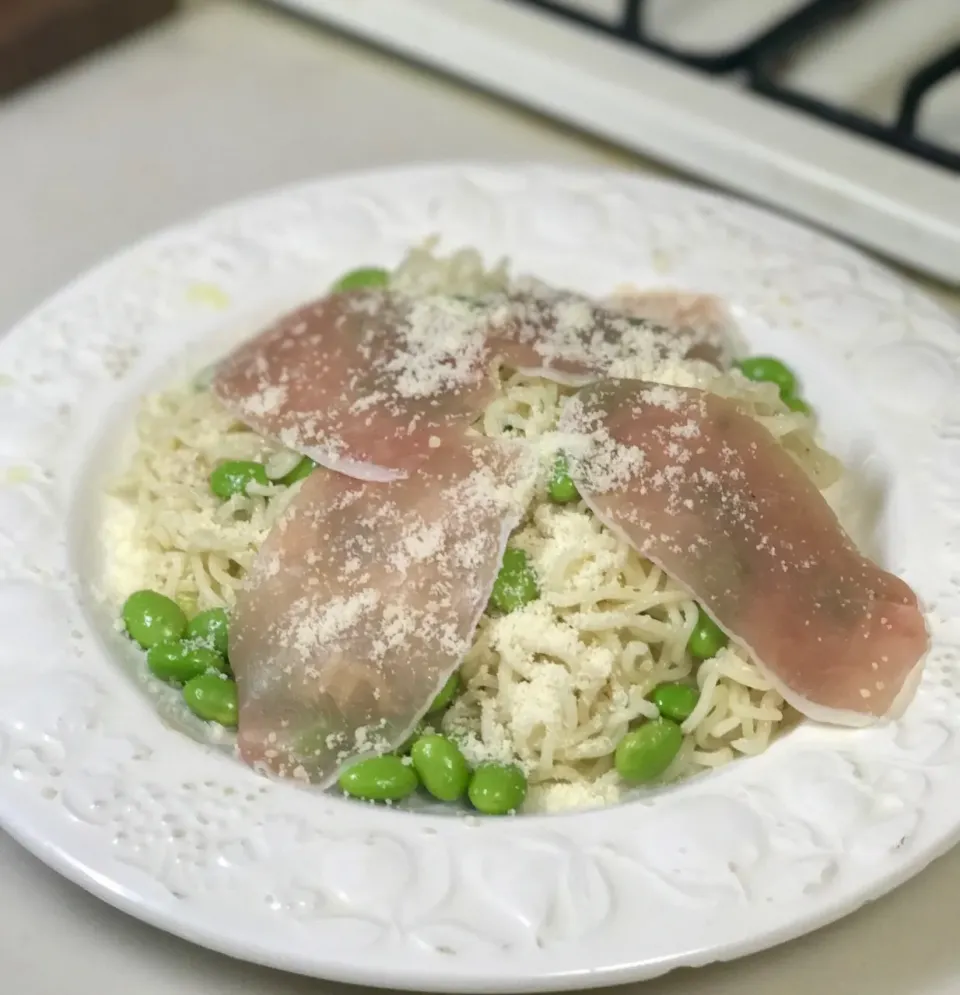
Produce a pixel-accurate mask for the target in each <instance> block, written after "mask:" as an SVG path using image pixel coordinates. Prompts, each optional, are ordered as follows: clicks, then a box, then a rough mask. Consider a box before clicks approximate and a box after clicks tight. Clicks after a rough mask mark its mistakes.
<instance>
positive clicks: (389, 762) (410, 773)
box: [337, 754, 419, 802]
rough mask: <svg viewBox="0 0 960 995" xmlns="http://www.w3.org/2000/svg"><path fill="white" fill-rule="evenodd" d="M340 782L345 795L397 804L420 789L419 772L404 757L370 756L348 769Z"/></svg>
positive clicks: (340, 778)
mask: <svg viewBox="0 0 960 995" xmlns="http://www.w3.org/2000/svg"><path fill="white" fill-rule="evenodd" d="M337 783H338V784H339V785H340V790H341V791H343V793H344V794H347V795H350V796H351V797H352V798H361V799H363V801H368V802H397V801H400V799H401V798H406V797H407V795H411V794H413V792H414V791H416V790H417V785H418V783H419V781H418V779H417V772H416V771H415V770H414V769H413V766H412V764H409V763H405V762H404V761H403V760H401V759H400V757H395V756H392V755H391V754H386V755H385V756H382V757H370V759H369V760H361V761H360V762H359V763H356V764H354V765H353V766H352V767H348V768H347V769H346V770H345V771H344V772H343V773H342V774H341V775H340V777H339V779H338V781H337Z"/></svg>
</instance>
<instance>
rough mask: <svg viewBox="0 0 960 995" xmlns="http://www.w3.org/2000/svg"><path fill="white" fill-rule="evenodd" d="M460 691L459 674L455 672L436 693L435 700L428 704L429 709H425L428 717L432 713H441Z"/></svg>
mask: <svg viewBox="0 0 960 995" xmlns="http://www.w3.org/2000/svg"><path fill="white" fill-rule="evenodd" d="M459 691H460V674H459V673H457V671H456V670H455V671H454V672H453V673H452V674H451V675H450V676H449V677H448V678H447V681H446V683H445V684H444V685H443V687H442V688H440V690H439V691H438V692H437V696H436V698H434V699H433V701H432V702H431V703H430V707H429V708H428V709H427V714H428V715H433V713H434V712H442V711H443V710H444V709H445V708H446V707H447V705H449V704H450V702H451V701H453V699H454V698H456V696H457V694H458V693H459Z"/></svg>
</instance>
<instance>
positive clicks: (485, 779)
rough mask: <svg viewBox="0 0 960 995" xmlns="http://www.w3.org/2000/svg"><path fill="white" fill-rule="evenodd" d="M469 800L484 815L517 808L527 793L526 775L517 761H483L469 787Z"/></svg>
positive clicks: (502, 813) (498, 813)
mask: <svg viewBox="0 0 960 995" xmlns="http://www.w3.org/2000/svg"><path fill="white" fill-rule="evenodd" d="M467 796H468V797H469V799H470V804H471V805H473V807H474V808H475V809H476V810H477V811H478V812H483V814H484V815H507V814H509V813H510V812H516V811H518V810H519V808H520V806H521V805H522V804H523V801H524V799H525V798H526V797H527V779H526V777H525V776H524V773H523V771H522V770H520V768H519V767H517V766H516V765H515V764H494V763H490V764H481V765H480V766H479V767H478V768H477V769H476V770H475V771H474V772H473V776H472V777H471V778H470V785H469V787H468V788H467Z"/></svg>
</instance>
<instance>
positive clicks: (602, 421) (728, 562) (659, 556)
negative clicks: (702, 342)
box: [560, 380, 927, 725]
mask: <svg viewBox="0 0 960 995" xmlns="http://www.w3.org/2000/svg"><path fill="white" fill-rule="evenodd" d="M560 428H561V430H562V431H566V432H571V433H575V434H582V435H583V436H585V437H587V438H588V439H589V440H590V447H589V448H588V449H587V450H585V451H583V450H581V451H580V452H579V453H578V454H576V455H574V456H573V457H572V459H571V474H572V476H573V478H574V480H575V481H576V483H577V486H578V488H579V490H580V493H581V494H582V495H583V497H584V499H585V500H586V501H587V502H588V504H589V505H590V507H591V508H592V509H593V511H594V513H595V514H596V515H597V516H598V517H599V518H600V519H601V521H603V522H605V523H606V524H607V525H608V526H609V527H610V528H611V529H613V530H615V531H616V532H617V533H619V534H620V535H622V536H623V537H624V538H625V539H626V541H627V542H629V543H631V544H632V545H633V546H634V547H635V548H636V549H637V550H638V551H639V552H640V553H641V554H642V555H643V556H646V557H648V558H649V559H651V560H652V561H653V562H654V563H656V564H657V565H658V566H660V567H661V568H662V569H663V570H665V571H667V573H669V574H670V575H671V576H672V577H674V578H675V579H676V580H677V581H678V582H679V583H680V584H682V585H684V586H685V587H687V588H688V589H689V590H690V592H691V593H692V595H693V596H694V597H695V598H696V599H697V600H698V601H699V602H700V603H701V604H702V605H703V607H704V609H705V610H706V611H707V612H708V613H709V614H710V615H711V616H713V618H714V619H715V620H716V621H717V622H718V623H719V624H720V625H721V626H723V627H724V628H725V629H726V630H727V632H728V633H730V634H731V635H732V636H734V637H735V638H737V639H739V640H740V641H741V642H743V643H744V644H745V645H746V646H747V647H748V648H749V650H750V651H751V652H752V653H753V654H754V655H755V657H756V659H757V662H758V665H759V666H760V668H761V670H762V671H764V672H765V673H766V674H767V676H768V677H769V678H770V679H771V681H772V682H774V683H775V685H776V687H777V689H778V690H779V691H780V693H781V694H782V695H783V696H784V698H786V699H787V701H789V702H790V703H791V704H792V705H794V707H796V708H797V709H798V710H799V711H801V712H802V713H804V714H805V715H808V716H810V717H811V718H814V719H818V720H823V721H829V722H834V723H841V724H848V725H861V724H866V723H868V722H870V721H871V720H874V719H876V718H880V717H884V716H892V715H896V714H898V713H899V712H900V711H902V709H903V707H905V705H906V703H907V702H908V701H909V698H910V697H911V696H912V694H913V691H914V690H915V686H916V682H917V679H918V678H919V673H920V665H921V660H922V657H923V655H924V653H925V652H926V649H927V633H926V629H925V626H924V621H923V615H922V614H921V612H920V609H919V607H918V604H917V598H916V596H915V595H914V593H913V592H912V591H911V590H910V588H909V587H908V586H907V585H906V584H905V583H904V582H903V581H902V580H900V579H899V578H897V577H895V576H894V575H893V574H890V573H887V572H886V571H884V570H881V569H880V568H879V567H877V566H876V565H875V564H873V563H871V562H870V561H869V560H867V559H865V558H864V557H863V556H861V554H860V553H859V552H858V551H857V549H856V548H855V547H854V545H853V543H852V542H851V541H850V539H849V538H848V537H847V535H846V533H845V532H844V531H843V529H842V528H841V526H840V523H839V522H838V521H837V518H836V516H835V515H834V513H833V511H832V510H831V509H830V507H829V505H828V504H827V502H826V500H825V499H824V498H823V495H822V494H821V493H820V492H819V491H818V490H817V488H816V487H815V486H814V485H813V483H812V482H811V481H810V479H809V478H808V477H807V476H806V474H805V473H804V472H803V471H802V470H801V469H800V467H799V466H798V465H797V464H796V463H795V462H794V461H793V459H791V457H790V456H789V454H788V453H787V452H786V451H785V450H784V449H783V448H782V447H781V446H780V445H778V444H777V443H776V441H775V440H774V439H773V437H772V436H771V435H770V434H769V433H768V432H767V431H766V430H765V429H764V428H763V427H762V426H761V425H760V424H758V423H757V422H756V421H755V420H754V419H752V418H750V417H748V416H747V415H745V414H743V413H742V412H740V411H739V410H738V409H737V407H736V405H735V404H734V403H733V402H731V401H728V400H726V399H724V398H720V397H717V396H715V395H712V394H708V393H704V392H701V391H698V390H694V389H689V388H680V387H665V386H663V385H660V384H654V383H645V382H642V381H636V380H603V381H598V382H597V383H594V384H592V385H590V386H589V387H586V388H584V389H583V390H581V391H580V392H579V394H578V395H577V397H576V398H575V399H574V400H573V402H572V403H571V404H570V405H568V407H567V410H566V411H565V413H564V417H563V418H562V419H561V425H560Z"/></svg>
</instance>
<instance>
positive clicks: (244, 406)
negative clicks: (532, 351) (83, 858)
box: [212, 290, 493, 480]
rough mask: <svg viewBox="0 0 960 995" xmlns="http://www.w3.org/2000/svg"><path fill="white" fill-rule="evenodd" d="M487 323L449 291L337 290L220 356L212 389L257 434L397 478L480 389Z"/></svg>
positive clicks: (369, 475) (365, 474)
mask: <svg viewBox="0 0 960 995" xmlns="http://www.w3.org/2000/svg"><path fill="white" fill-rule="evenodd" d="M486 363H487V350H486V325H485V320H484V317H483V315H482V314H481V313H480V311H479V310H478V309H475V308H471V307H470V306H469V305H468V304H467V303H465V302H463V301H457V300H455V299H452V298H424V299H421V300H414V299H412V298H407V297H401V296H398V295H395V294H391V293H389V292H387V291H381V290H370V291H358V292H354V293H345V294H334V295H332V296H330V297H327V298H324V299H323V300H320V301H316V302H314V303H311V304H307V305H306V306H304V307H302V308H300V309H299V310H297V311H294V312H293V313H292V314H289V315H287V316H285V317H284V318H282V319H280V321H278V322H277V323H276V324H274V325H273V326H271V327H270V328H268V329H267V330H266V331H265V332H263V333H262V334H260V335H258V336H256V337H255V338H253V339H251V340H250V341H249V342H246V343H245V344H243V345H242V346H240V348H239V349H237V350H236V351H235V352H234V353H232V354H231V355H230V356H228V357H227V359H226V360H224V361H223V363H221V364H220V366H219V368H218V370H217V372H216V374H215V376H214V379H213V383H212V388H213V391H214V393H215V394H216V395H217V397H219V399H220V400H221V401H222V402H223V403H224V404H225V405H226V407H227V408H228V409H230V410H231V411H233V412H234V414H236V415H237V417H238V418H240V419H241V420H242V421H243V422H245V423H246V424H247V425H249V426H250V427H251V428H253V429H254V430H255V431H257V432H259V433H260V434H261V435H265V436H269V437H273V438H276V439H278V440H279V441H280V442H282V443H283V445H285V446H287V448H289V449H293V450H295V451H297V452H300V453H303V454H304V455H306V456H309V457H311V458H312V459H314V460H315V461H316V462H318V463H319V464H320V465H321V466H325V467H328V468H330V469H332V470H337V471H339V472H340V473H345V474H349V475H350V476H354V477H358V478H360V479H364V480H391V479H395V478H397V477H400V476H403V475H404V473H405V472H406V471H408V470H409V469H410V468H411V467H412V466H415V465H416V463H417V462H418V461H419V460H420V459H421V458H422V457H423V456H424V454H425V453H426V452H428V451H429V449H430V448H431V446H434V447H435V445H436V443H435V442H433V440H434V439H438V438H440V437H442V436H443V435H445V434H446V433H447V432H448V431H449V430H450V429H451V428H453V427H455V426H456V425H457V424H458V423H459V422H462V421H464V420H467V419H470V418H473V417H474V416H475V412H476V411H477V410H478V409H480V408H482V407H483V405H484V403H485V399H486V398H488V397H489V395H490V392H491V391H492V389H493V388H492V386H491V385H490V384H489V383H488V382H487V379H486Z"/></svg>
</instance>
